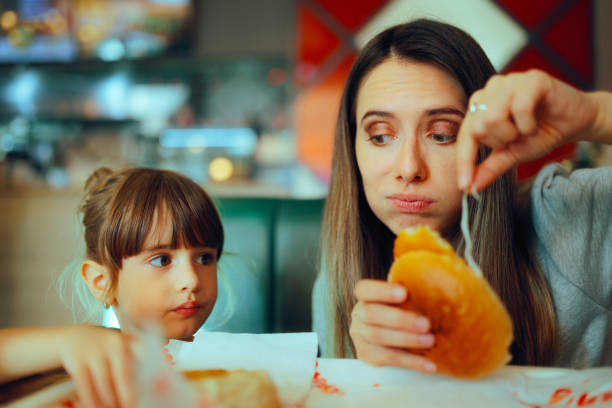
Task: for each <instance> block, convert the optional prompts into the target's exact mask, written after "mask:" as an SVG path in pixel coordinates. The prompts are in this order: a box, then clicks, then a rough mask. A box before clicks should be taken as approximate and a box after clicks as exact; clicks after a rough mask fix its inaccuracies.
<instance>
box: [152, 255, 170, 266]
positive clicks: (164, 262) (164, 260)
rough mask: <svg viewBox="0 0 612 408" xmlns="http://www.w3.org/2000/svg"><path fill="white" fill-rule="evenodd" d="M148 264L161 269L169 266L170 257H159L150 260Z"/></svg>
mask: <svg viewBox="0 0 612 408" xmlns="http://www.w3.org/2000/svg"><path fill="white" fill-rule="evenodd" d="M149 263H150V264H151V265H153V266H157V267H159V268H161V267H164V266H168V265H169V264H170V257H169V256H168V255H159V256H156V257H155V258H153V259H151V261H149Z"/></svg>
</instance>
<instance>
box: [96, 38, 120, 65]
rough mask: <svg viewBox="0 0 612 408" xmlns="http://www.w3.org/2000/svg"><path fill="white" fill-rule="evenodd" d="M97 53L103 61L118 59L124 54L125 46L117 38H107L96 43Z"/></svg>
mask: <svg viewBox="0 0 612 408" xmlns="http://www.w3.org/2000/svg"><path fill="white" fill-rule="evenodd" d="M98 55H99V56H100V58H101V59H102V60H103V61H118V60H120V59H121V58H123V57H124V56H125V46H124V45H123V43H122V42H121V41H120V40H119V39H117V38H108V39H106V40H104V41H102V42H101V43H100V45H98Z"/></svg>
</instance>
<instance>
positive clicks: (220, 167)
mask: <svg viewBox="0 0 612 408" xmlns="http://www.w3.org/2000/svg"><path fill="white" fill-rule="evenodd" d="M208 173H209V174H210V178H212V179H213V180H215V181H225V180H227V179H229V178H230V177H232V174H233V173H234V165H233V164H232V162H231V161H230V160H229V159H228V158H226V157H215V158H214V159H212V160H211V161H210V164H209V165H208Z"/></svg>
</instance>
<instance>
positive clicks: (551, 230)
mask: <svg viewBox="0 0 612 408" xmlns="http://www.w3.org/2000/svg"><path fill="white" fill-rule="evenodd" d="M610 208H612V167H601V168H593V169H579V170H574V171H569V170H567V169H566V168H564V167H563V166H561V165H559V164H552V165H549V166H546V167H545V168H544V169H542V170H541V172H540V174H538V176H537V177H536V179H535V182H534V184H533V186H532V190H531V217H532V220H533V227H534V231H535V238H536V240H535V244H536V254H537V257H538V261H539V263H540V265H541V267H542V268H543V271H544V273H545V274H546V276H547V277H548V279H549V281H551V283H553V282H552V281H553V280H555V279H557V280H558V281H559V282H562V281H565V282H567V281H569V282H571V284H572V285H575V286H576V287H577V288H579V289H580V291H581V292H582V293H584V294H585V295H586V296H588V297H589V298H590V299H591V300H593V301H595V302H596V303H598V304H599V305H607V304H609V303H608V302H609V301H610V299H612V253H611V252H610V251H609V248H611V247H612V211H610ZM553 286H554V285H553ZM562 286H563V285H562Z"/></svg>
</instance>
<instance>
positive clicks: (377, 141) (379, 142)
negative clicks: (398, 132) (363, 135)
mask: <svg viewBox="0 0 612 408" xmlns="http://www.w3.org/2000/svg"><path fill="white" fill-rule="evenodd" d="M392 138H393V136H391V135H386V134H384V135H374V136H370V137H369V138H368V141H369V142H370V143H372V144H373V145H375V146H383V145H385V144H387V143H389V142H390V141H391V140H392Z"/></svg>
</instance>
